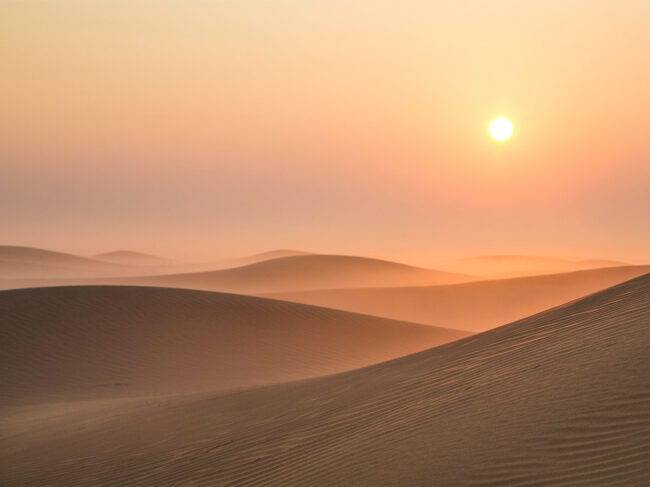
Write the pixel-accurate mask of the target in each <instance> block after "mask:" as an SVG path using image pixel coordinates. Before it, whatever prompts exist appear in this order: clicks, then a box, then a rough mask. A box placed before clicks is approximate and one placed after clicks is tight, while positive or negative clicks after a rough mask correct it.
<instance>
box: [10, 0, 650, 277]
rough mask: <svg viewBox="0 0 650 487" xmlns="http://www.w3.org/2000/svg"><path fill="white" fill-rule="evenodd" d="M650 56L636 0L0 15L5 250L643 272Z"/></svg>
mask: <svg viewBox="0 0 650 487" xmlns="http://www.w3.org/2000/svg"><path fill="white" fill-rule="evenodd" d="M649 52H650V2H648V1H647V0H627V1H625V0H562V1H559V0H557V1H556V0H545V1H543V2H542V1H540V2H522V1H519V0H493V1H490V2H487V1H483V0H480V1H479V0H475V1H471V0H466V1H457V0H455V1H438V2H436V1H432V0H410V1H409V0H400V1H397V0H328V1H315V0H273V1H270V0H233V1H229V0H222V1H200V0H173V1H172V0H156V1H153V0H139V1H137V2H133V1H130V0H105V1H103V0H87V1H82V0H79V1H67V0H52V1H13V0H5V1H3V2H1V3H0V56H1V59H2V63H1V66H0V107H1V109H0V243H2V244H12V245H29V246H35V247H43V248H49V249H54V250H61V251H69V252H75V253H81V254H93V253H98V252H104V251H110V250H115V249H132V250H139V251H145V252H152V253H158V254H163V255H167V256H169V257H175V258H181V259H183V258H185V259H186V260H205V259H214V258H221V257H225V256H228V257H230V256H236V255H245V254H250V253H254V252H259V251H265V250H269V249H274V248H294V249H303V250H309V251H315V252H327V253H345V254H358V255H367V256H374V257H384V258H392V259H397V260H401V261H405V262H412V263H419V264H427V263H430V262H436V261H439V260H444V259H451V258H460V257H463V256H469V255H481V254H500V253H505V254H529V255H549V256H562V257H575V258H614V259H619V260H624V261H627V262H648V261H650V252H649V251H650V224H649V221H650V219H649V218H648V215H650V198H648V196H647V194H649V193H650V137H649V136H648V134H650V89H648V87H649V86H650V59H649V55H648V53H649ZM497 116H505V117H508V118H509V119H510V120H511V121H512V123H513V124H514V127H515V129H514V134H513V136H512V137H511V138H510V139H509V140H508V141H505V142H496V141H494V140H492V139H490V138H489V136H488V133H487V127H488V124H489V122H490V120H491V119H493V118H494V117H497Z"/></svg>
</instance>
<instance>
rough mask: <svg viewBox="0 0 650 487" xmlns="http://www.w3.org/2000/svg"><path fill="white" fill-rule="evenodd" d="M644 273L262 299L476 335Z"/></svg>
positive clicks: (634, 269)
mask: <svg viewBox="0 0 650 487" xmlns="http://www.w3.org/2000/svg"><path fill="white" fill-rule="evenodd" d="M649 271H650V266H627V267H613V268H606V269H594V270H588V271H578V272H570V273H563V274H553V275H543V276H532V277H520V278H513V279H502V280H495V281H479V282H472V283H465V284H456V285H449V286H422V287H401V288H384V289H335V290H322V291H306V292H296V293H274V294H269V295H268V296H270V297H274V298H278V299H285V300H288V301H294V302H300V303H308V304H315V305H318V306H326V307H329V308H336V309H343V310H348V311H355V312H358V313H367V314H372V315H376V316H383V317H388V318H393V319H400V320H406V321H413V322H416V323H426V324H431V325H443V324H444V326H448V327H451V328H456V329H461V330H471V331H474V332H477V331H485V330H488V329H490V328H494V327H496V326H499V325H503V324H505V323H509V322H511V321H514V320H517V319H520V318H524V317H526V316H529V315H531V314H533V313H538V312H540V311H543V310H545V309H548V308H550V307H553V306H557V305H559V304H562V303H566V302H567V301H571V300H573V299H577V298H580V297H582V296H585V295H586V294H589V293H593V292H596V291H599V290H601V289H604V288H606V287H609V286H612V285H614V284H618V283H621V282H623V281H626V280H628V279H631V278H633V277H637V276H640V275H642V274H645V273H646V272H649Z"/></svg>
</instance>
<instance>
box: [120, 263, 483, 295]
mask: <svg viewBox="0 0 650 487" xmlns="http://www.w3.org/2000/svg"><path fill="white" fill-rule="evenodd" d="M471 280H473V278H472V277H470V276H466V275H463V274H454V273H450V272H443V271H436V270H431V269H422V268H419V267H412V266H408V265H404V264H398V263H395V262H388V261H384V260H377V259H369V258H365V257H352V256H344V255H311V254H308V255H295V256H291V257H281V258H277V259H271V260H265V261H263V262H258V263H255V264H250V265H246V266H242V267H236V268H232V269H223V270H218V271H211V272H198V273H190V274H172V275H166V276H154V277H149V278H138V279H135V278H134V279H133V281H132V282H133V284H137V285H155V286H167V287H183V288H190V289H204V290H210V291H224V292H237V293H264V292H282V291H293V290H304V289H326V288H334V287H337V288H338V287H343V288H348V287H366V286H367V287H381V286H408V285H423V284H446V283H452V282H466V281H471Z"/></svg>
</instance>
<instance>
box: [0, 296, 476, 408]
mask: <svg viewBox="0 0 650 487" xmlns="http://www.w3.org/2000/svg"><path fill="white" fill-rule="evenodd" d="M0 330H1V332H2V344H3V353H2V356H1V358H0V364H1V367H0V371H1V372H0V374H1V376H2V384H3V398H2V399H1V400H0V404H1V403H6V402H8V401H9V402H11V403H15V404H27V403H41V402H54V401H69V400H71V399H75V400H80V399H97V398H105V397H131V396H145V395H165V394H178V393H179V392H183V393H189V392H197V391H205V390H210V391H216V390H222V389H228V388H235V387H243V386H251V385H259V384H265V383H271V382H279V381H288V380H294V379H299V378H305V377H313V376H317V375H324V374H329V373H334V372H340V371H343V370H349V369H353V368H357V367H362V366H364V365H368V364H373V363H377V362H381V361H384V360H388V359H391V358H395V357H399V356H401V355H405V354H408V353H412V352H415V351H419V350H423V349H426V348H429V347H433V346H436V345H439V344H442V343H446V342H449V341H452V340H456V339H458V338H462V337H465V336H468V335H469V334H468V333H466V332H460V331H455V330H448V329H443V328H433V327H428V326H422V325H416V324H411V323H404V322H398V321H393V320H387V319H382V318H375V317H370V316H364V315H358V314H354V313H348V312H342V311H335V310H329V309H323V308H318V307H314V306H306V305H301V304H295V303H286V302H281V301H274V300H268V299H261V298H255V297H249V296H238V295H229V294H221V293H210V292H202V291H188V290H181V289H165V288H138V287H103V286H88V287H55V288H39V289H25V290H14V291H2V292H0Z"/></svg>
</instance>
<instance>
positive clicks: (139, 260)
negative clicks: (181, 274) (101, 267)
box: [93, 250, 177, 267]
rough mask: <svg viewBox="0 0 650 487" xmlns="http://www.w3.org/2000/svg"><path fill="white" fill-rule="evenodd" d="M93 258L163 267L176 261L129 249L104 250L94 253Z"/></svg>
mask: <svg viewBox="0 0 650 487" xmlns="http://www.w3.org/2000/svg"><path fill="white" fill-rule="evenodd" d="M93 258H94V259H97V260H101V261H104V262H111V263H114V264H122V265H128V266H139V267H152V266H153V267H165V266H170V265H174V264H176V263H177V262H175V261H174V260H172V259H166V258H165V257H159V256H157V255H151V254H144V253H142V252H133V251H131V250H116V251H114V252H106V253H103V254H98V255H95V256H94V257H93Z"/></svg>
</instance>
